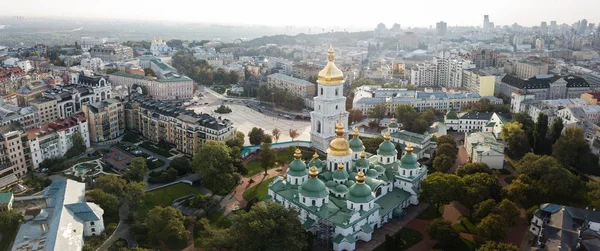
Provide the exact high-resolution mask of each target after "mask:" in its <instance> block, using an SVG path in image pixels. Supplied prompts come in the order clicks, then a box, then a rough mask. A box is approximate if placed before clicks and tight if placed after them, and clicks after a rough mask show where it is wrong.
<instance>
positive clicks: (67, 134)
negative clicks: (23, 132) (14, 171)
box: [27, 113, 90, 168]
mask: <svg viewBox="0 0 600 251" xmlns="http://www.w3.org/2000/svg"><path fill="white" fill-rule="evenodd" d="M77 133H80V134H81V137H82V138H83V142H84V144H85V146H86V147H90V134H89V130H88V123H87V119H86V118H85V115H84V114H83V113H78V114H75V115H73V116H71V117H68V118H65V119H60V120H56V121H52V122H50V123H47V124H44V125H42V126H41V127H38V128H32V129H30V130H27V138H28V140H29V146H30V149H31V159H32V162H31V163H32V165H33V168H38V167H39V165H40V163H42V161H44V160H46V159H52V158H58V157H62V156H64V155H65V153H66V152H67V150H69V149H70V148H71V147H72V146H73V136H74V135H75V134H77Z"/></svg>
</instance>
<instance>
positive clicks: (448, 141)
mask: <svg viewBox="0 0 600 251" xmlns="http://www.w3.org/2000/svg"><path fill="white" fill-rule="evenodd" d="M435 143H436V144H437V145H438V146H440V145H443V144H449V145H451V146H453V147H455V148H458V147H457V145H456V141H455V140H454V139H453V138H452V137H450V136H448V135H442V136H440V137H439V138H437V139H436V140H435Z"/></svg>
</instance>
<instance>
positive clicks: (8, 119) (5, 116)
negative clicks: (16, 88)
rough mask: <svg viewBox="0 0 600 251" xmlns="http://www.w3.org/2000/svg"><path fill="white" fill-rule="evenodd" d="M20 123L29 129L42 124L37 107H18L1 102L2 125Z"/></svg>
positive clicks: (0, 118)
mask: <svg viewBox="0 0 600 251" xmlns="http://www.w3.org/2000/svg"><path fill="white" fill-rule="evenodd" d="M11 124H18V125H19V126H21V127H23V129H25V130H27V129H29V128H32V127H36V126H39V125H40V118H39V113H38V110H37V108H35V107H33V106H27V107H18V106H16V105H12V104H8V103H2V102H0V126H7V125H11Z"/></svg>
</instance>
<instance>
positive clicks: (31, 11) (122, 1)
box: [0, 0, 600, 32]
mask: <svg viewBox="0 0 600 251" xmlns="http://www.w3.org/2000/svg"><path fill="white" fill-rule="evenodd" d="M492 3H493V4H492ZM599 10H600V1H599V0H571V1H562V0H561V1H558V0H557V1H551V2H549V1H544V0H505V1H501V2H491V3H486V2H484V1H479V0H458V1H444V0H431V1H383V0H372V1H364V2H360V4H357V3H352V2H351V1H341V0H330V1H318V0H302V1H298V2H286V1H275V0H263V1H242V0H229V1H187V0H170V1H156V0H144V1H142V0H104V1H101V2H89V1H81V0H55V1H48V0H21V1H16V2H15V1H0V16H25V17H58V18H81V19H87V18H94V19H96V18H101V19H131V20H135V19H137V20H149V21H152V20H154V21H173V22H195V23H211V24H228V25H244V24H245V25H266V26H300V27H303V26H306V27H308V26H311V27H320V28H332V27H339V28H341V29H343V28H360V29H373V28H375V26H376V25H377V24H378V23H384V24H385V25H386V26H387V27H388V28H390V27H391V26H392V25H393V24H394V23H398V24H400V25H401V26H402V27H403V28H407V27H409V26H410V27H424V28H428V27H430V26H433V27H435V23H437V22H439V21H444V22H446V23H448V27H454V26H482V23H483V15H489V16H490V22H494V24H496V25H511V24H513V23H515V22H516V23H519V24H521V25H524V26H536V25H540V23H541V22H542V21H546V22H548V24H550V21H552V20H555V21H557V22H558V23H559V24H562V23H567V24H572V23H574V22H576V21H577V20H580V19H584V18H585V19H587V20H588V23H595V24H598V22H600V11H599ZM314 32H320V31H314Z"/></svg>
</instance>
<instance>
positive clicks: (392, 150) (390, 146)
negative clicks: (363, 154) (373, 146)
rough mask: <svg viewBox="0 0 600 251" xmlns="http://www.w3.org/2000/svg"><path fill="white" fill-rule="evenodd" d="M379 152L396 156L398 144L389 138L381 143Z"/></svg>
mask: <svg viewBox="0 0 600 251" xmlns="http://www.w3.org/2000/svg"><path fill="white" fill-rule="evenodd" d="M377 154H378V155H382V156H394V155H396V154H398V152H397V151H396V146H395V145H394V143H392V142H390V141H389V140H385V141H383V142H381V144H379V148H378V149H377Z"/></svg>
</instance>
